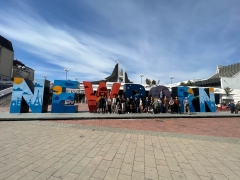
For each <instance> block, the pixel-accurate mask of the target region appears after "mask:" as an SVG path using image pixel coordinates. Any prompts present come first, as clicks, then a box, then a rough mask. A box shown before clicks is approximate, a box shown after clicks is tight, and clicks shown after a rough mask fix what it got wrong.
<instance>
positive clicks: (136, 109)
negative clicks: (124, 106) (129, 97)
mask: <svg viewBox="0 0 240 180" xmlns="http://www.w3.org/2000/svg"><path fill="white" fill-rule="evenodd" d="M139 103H140V100H139V99H138V98H137V97H135V113H139Z"/></svg>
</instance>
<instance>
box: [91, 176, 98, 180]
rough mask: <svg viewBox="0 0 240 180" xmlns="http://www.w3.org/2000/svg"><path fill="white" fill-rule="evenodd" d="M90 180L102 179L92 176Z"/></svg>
mask: <svg viewBox="0 0 240 180" xmlns="http://www.w3.org/2000/svg"><path fill="white" fill-rule="evenodd" d="M90 180H100V179H98V178H95V177H91V178H90Z"/></svg>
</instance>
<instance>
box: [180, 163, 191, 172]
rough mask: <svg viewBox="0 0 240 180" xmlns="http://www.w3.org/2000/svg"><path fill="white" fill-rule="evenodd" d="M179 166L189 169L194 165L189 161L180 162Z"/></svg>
mask: <svg viewBox="0 0 240 180" xmlns="http://www.w3.org/2000/svg"><path fill="white" fill-rule="evenodd" d="M179 166H180V168H181V169H188V170H192V169H193V168H192V166H191V165H190V164H189V163H181V162H180V163H179Z"/></svg>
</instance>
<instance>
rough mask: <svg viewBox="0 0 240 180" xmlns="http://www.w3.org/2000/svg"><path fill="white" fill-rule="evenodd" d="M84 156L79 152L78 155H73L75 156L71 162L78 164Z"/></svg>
mask: <svg viewBox="0 0 240 180" xmlns="http://www.w3.org/2000/svg"><path fill="white" fill-rule="evenodd" d="M84 156H85V154H84V153H81V152H79V153H77V154H75V155H74V156H73V157H72V159H71V161H77V162H79V161H81V160H82V159H83V158H84Z"/></svg>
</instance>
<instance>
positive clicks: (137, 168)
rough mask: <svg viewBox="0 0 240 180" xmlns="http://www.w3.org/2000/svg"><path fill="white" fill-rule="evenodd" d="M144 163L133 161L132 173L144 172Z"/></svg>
mask: <svg viewBox="0 0 240 180" xmlns="http://www.w3.org/2000/svg"><path fill="white" fill-rule="evenodd" d="M144 168H145V167H144V162H139V161H134V164H133V171H137V172H144Z"/></svg>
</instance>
